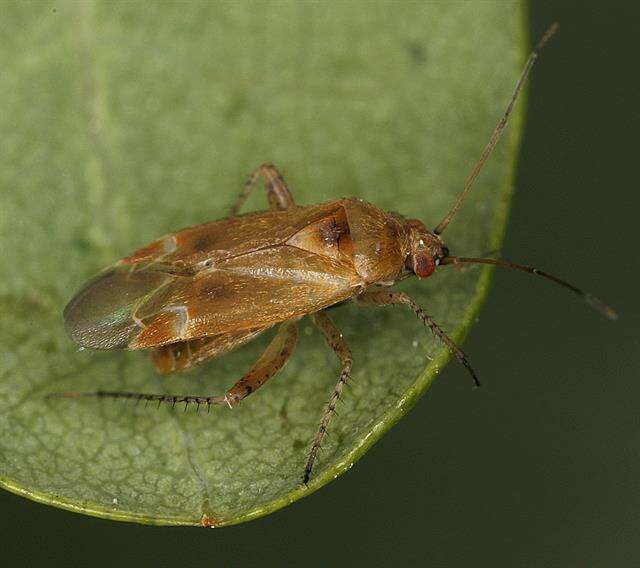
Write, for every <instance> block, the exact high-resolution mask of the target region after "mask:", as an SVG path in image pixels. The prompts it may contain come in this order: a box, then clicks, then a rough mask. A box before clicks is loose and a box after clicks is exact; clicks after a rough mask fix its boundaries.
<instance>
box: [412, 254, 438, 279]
mask: <svg viewBox="0 0 640 568" xmlns="http://www.w3.org/2000/svg"><path fill="white" fill-rule="evenodd" d="M435 269H436V263H435V262H434V260H433V259H432V258H431V257H429V256H427V255H426V254H420V255H417V256H415V257H414V260H413V271H414V272H415V274H416V276H417V277H418V278H428V277H429V276H431V275H432V274H433V271H434V270H435Z"/></svg>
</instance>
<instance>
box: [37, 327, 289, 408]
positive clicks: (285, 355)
mask: <svg viewBox="0 0 640 568" xmlns="http://www.w3.org/2000/svg"><path fill="white" fill-rule="evenodd" d="M297 338H298V324H297V320H294V321H287V322H284V323H282V324H280V327H279V328H278V332H277V334H276V336H275V337H274V338H273V339H272V340H271V343H269V345H268V346H267V348H266V349H265V350H264V352H263V353H262V355H261V356H260V358H259V359H258V360H257V361H256V362H255V363H254V365H253V366H252V367H251V369H249V371H248V372H247V373H246V374H245V375H244V376H243V377H242V378H241V379H240V380H239V381H238V382H237V383H236V384H235V385H233V386H232V387H231V388H230V389H229V390H228V391H227V393H226V394H225V395H224V396H193V395H169V394H146V393H137V392H119V391H97V392H62V393H52V394H51V395H49V397H51V398H87V397H99V398H130V399H134V400H144V401H152V402H157V403H158V405H160V404H162V403H163V402H170V403H171V404H172V405H173V406H175V405H176V403H179V402H184V403H185V405H188V404H196V405H198V407H200V405H201V404H206V405H207V407H210V406H211V405H212V404H226V405H227V406H229V408H232V407H233V406H235V405H236V404H237V403H238V402H240V401H241V400H242V399H243V398H245V397H247V396H249V395H250V394H251V393H252V392H253V391H255V390H257V389H258V388H260V387H261V386H262V385H263V384H264V383H266V382H267V381H268V380H269V379H270V378H271V377H273V376H274V375H275V374H276V373H277V372H278V371H279V370H280V369H281V368H282V367H283V366H284V364H285V363H286V362H287V360H288V359H289V356H290V355H291V353H292V351H293V347H294V345H295V343H296V339H297Z"/></svg>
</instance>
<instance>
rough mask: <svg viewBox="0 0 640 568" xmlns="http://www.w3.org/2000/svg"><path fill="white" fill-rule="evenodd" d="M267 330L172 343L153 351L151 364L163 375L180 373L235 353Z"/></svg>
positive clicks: (253, 330)
mask: <svg viewBox="0 0 640 568" xmlns="http://www.w3.org/2000/svg"><path fill="white" fill-rule="evenodd" d="M267 329H268V327H261V328H257V329H249V330H246V331H238V332H235V333H224V334H222V335H214V336H213V337H204V338H202V339H192V340H190V341H180V342H178V343H170V344H169V345H163V346H162V347H156V348H155V349H153V350H152V351H151V362H152V363H153V365H154V367H155V368H156V371H158V373H160V374H161V375H168V374H169V373H180V372H182V371H186V370H188V369H192V368H193V367H196V366H198V365H200V364H202V363H204V362H205V361H207V360H208V359H213V358H215V357H219V356H220V355H224V354H225V353H228V352H229V351H233V350H234V349H236V348H237V347H240V346H241V345H244V344H245V343H248V342H249V341H251V340H252V339H254V338H255V337H257V336H258V335H260V334H261V333H263V332H265V331H266V330H267Z"/></svg>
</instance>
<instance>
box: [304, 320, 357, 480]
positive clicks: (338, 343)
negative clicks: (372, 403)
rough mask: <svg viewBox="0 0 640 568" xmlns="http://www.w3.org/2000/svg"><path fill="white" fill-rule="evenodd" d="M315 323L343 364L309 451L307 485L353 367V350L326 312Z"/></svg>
mask: <svg viewBox="0 0 640 568" xmlns="http://www.w3.org/2000/svg"><path fill="white" fill-rule="evenodd" d="M311 318H312V319H313V322H314V323H315V324H316V325H317V326H318V327H319V328H320V331H322V333H323V335H324V337H325V339H326V341H327V343H328V344H329V347H331V349H333V350H334V352H335V354H336V355H337V356H338V359H340V362H341V363H342V370H341V372H340V378H339V379H338V382H337V383H336V386H335V387H334V389H333V392H332V393H331V397H329V402H328V403H327V406H326V407H325V409H324V414H323V415H322V420H320V425H319V426H318V431H317V432H316V435H315V437H314V439H313V444H312V445H311V450H310V451H309V456H308V458H307V464H306V466H305V468H304V476H303V479H302V482H303V483H304V484H305V485H306V484H307V482H308V481H309V478H310V477H311V471H312V470H313V464H314V462H315V461H316V458H317V457H318V452H319V451H320V446H321V444H322V440H323V438H324V437H325V435H326V433H327V428H328V427H329V422H331V418H332V416H333V414H334V413H335V411H336V405H337V404H338V401H339V400H340V398H341V396H342V391H343V389H344V385H346V384H347V381H348V380H349V379H350V378H351V366H352V363H353V359H352V358H351V349H349V346H348V345H347V343H346V341H345V340H344V338H343V337H342V334H341V333H340V330H339V329H338V328H337V327H336V325H335V324H334V323H333V320H332V319H331V318H330V317H329V316H328V315H327V314H326V312H324V311H321V312H316V313H315V314H313V315H312V316H311Z"/></svg>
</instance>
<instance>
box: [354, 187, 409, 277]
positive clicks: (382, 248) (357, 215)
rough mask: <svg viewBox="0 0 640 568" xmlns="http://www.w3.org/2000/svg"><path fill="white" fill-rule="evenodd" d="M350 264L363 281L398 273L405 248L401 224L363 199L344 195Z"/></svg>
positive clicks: (405, 241)
mask: <svg viewBox="0 0 640 568" xmlns="http://www.w3.org/2000/svg"><path fill="white" fill-rule="evenodd" d="M344 210H345V212H346V217H347V220H348V224H349V230H350V236H351V244H352V249H353V253H352V259H353V264H354V267H355V269H356V271H357V272H358V274H359V275H360V276H361V278H362V279H363V280H364V282H365V283H366V284H367V285H370V284H375V283H376V282H390V281H393V280H395V279H396V278H397V277H398V276H400V274H401V272H402V271H403V268H404V263H405V259H406V257H407V251H408V246H409V244H408V236H407V232H406V230H405V228H404V226H403V224H402V223H401V222H400V221H399V220H398V219H397V218H396V217H394V216H393V215H390V214H388V213H384V212H383V211H381V210H380V209H378V208H377V207H374V206H373V205H371V204H370V203H367V202H366V201H362V200H360V199H345V200H344Z"/></svg>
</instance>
